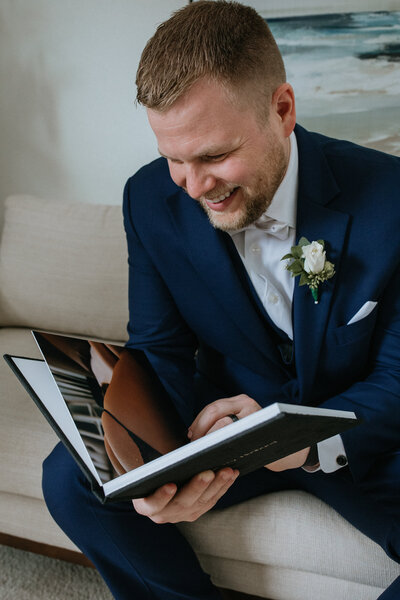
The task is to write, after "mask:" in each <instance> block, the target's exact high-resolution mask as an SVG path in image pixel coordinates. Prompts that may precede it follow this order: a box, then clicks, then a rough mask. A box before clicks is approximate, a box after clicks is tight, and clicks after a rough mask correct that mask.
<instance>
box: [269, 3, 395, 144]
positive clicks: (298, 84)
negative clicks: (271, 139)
mask: <svg viewBox="0 0 400 600" xmlns="http://www.w3.org/2000/svg"><path fill="white" fill-rule="evenodd" d="M268 24H269V25H270V28H271V30H272V32H273V34H274V36H275V38H276V40H277V43H278V45H279V47H280V49H281V52H282V54H283V57H284V61H285V66H286V71H287V78H288V81H289V82H290V83H291V84H292V85H293V87H294V90H295V94H296V102H297V117H298V122H299V123H300V124H302V125H304V126H305V127H307V128H308V129H310V130H313V131H319V132H321V133H325V134H326V135H330V136H333V137H336V138H344V139H350V140H352V141H354V142H356V143H359V144H362V145H366V146H370V147H372V148H376V149H378V150H382V151H384V152H389V153H390V154H396V155H400V11H379V12H363V13H342V14H330V15H329V14H328V15H325V14H324V15H313V16H300V17H290V18H282V19H268Z"/></svg>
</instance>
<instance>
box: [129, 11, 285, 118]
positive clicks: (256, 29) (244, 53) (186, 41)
mask: <svg viewBox="0 0 400 600" xmlns="http://www.w3.org/2000/svg"><path fill="white" fill-rule="evenodd" d="M201 78H209V79H212V80H215V81H217V82H219V83H221V84H223V85H224V86H225V87H226V88H227V89H228V90H230V91H233V92H234V93H235V92H237V91H240V90H241V89H243V88H245V89H246V88H247V87H248V86H249V84H251V85H253V86H254V85H255V89H256V90H258V91H259V92H260V94H261V98H260V94H256V96H257V98H255V100H256V102H257V104H258V105H260V102H261V103H262V106H263V109H264V111H268V108H269V104H270V102H269V100H270V98H271V96H272V94H273V92H274V91H275V89H276V88H277V87H278V86H279V85H281V84H282V83H284V82H285V81H286V73H285V67H284V65H283V61H282V57H281V54H280V52H279V49H278V46H277V45H276V42H275V40H274V38H273V36H272V33H271V31H270V29H269V27H268V25H267V23H266V22H265V21H264V19H263V18H262V17H261V16H260V15H259V14H258V13H257V12H256V11H255V10H254V9H253V8H250V7H249V6H244V5H243V4H239V3H238V2H227V1H225V0H218V1H210V0H200V1H198V2H194V3H192V4H189V5H187V6H185V7H184V8H182V9H180V10H178V11H176V12H175V13H173V15H172V16H171V17H170V18H169V19H168V20H167V21H165V22H164V23H162V24H161V25H160V26H159V27H158V29H157V30H156V33H155V34H154V35H153V37H152V38H151V39H150V40H149V41H148V43H147V45H146V47H145V48H144V50H143V53H142V56H141V59H140V63H139V67H138V70H137V74H136V85H137V101H138V102H139V103H140V104H143V105H144V106H146V107H147V108H151V109H154V110H158V111H163V110H166V109H168V108H169V107H170V106H171V105H172V104H173V103H174V102H175V101H176V100H177V99H178V98H180V97H181V96H183V94H184V93H185V92H187V91H188V90H189V88H190V87H191V86H192V85H193V84H194V83H195V82H196V81H198V80H200V79H201ZM253 96H254V94H253ZM253 99H254V98H253Z"/></svg>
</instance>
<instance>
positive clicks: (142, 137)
mask: <svg viewBox="0 0 400 600" xmlns="http://www.w3.org/2000/svg"><path fill="white" fill-rule="evenodd" d="M184 4H186V0H113V1H111V0H68V1H64V0H0V87H1V95H0V131H1V136H0V150H1V161H0V222H1V203H2V201H3V200H4V198H5V197H6V196H7V195H8V194H11V193H31V194H36V195H39V196H43V197H46V198H52V199H54V200H56V201H63V200H77V201H83V202H100V203H112V204H119V203H120V202H121V193H122V188H123V185H124V182H125V180H126V179H127V177H129V175H130V174H132V173H133V172H134V171H135V170H136V169H137V168H138V167H139V166H140V165H142V164H144V163H146V162H148V161H149V160H151V159H152V158H154V157H155V156H156V155H157V151H156V144H155V140H154V138H153V134H152V132H151V130H150V129H149V126H148V125H147V122H146V118H145V114H144V111H143V109H140V108H135V106H134V102H133V99H134V95H135V86H134V78H135V71H136V66H137V63H138V60H139V56H140V52H141V50H142V48H143V46H144V44H145V42H146V41H147V39H148V38H149V37H150V35H151V34H152V33H153V32H154V29H155V26H156V24H158V23H159V22H161V21H163V20H164V19H165V18H167V17H168V16H169V15H170V13H171V12H172V11H173V10H175V9H176V8H179V7H180V6H183V5H184ZM249 4H253V5H254V6H255V7H256V8H257V9H259V10H260V12H261V13H262V14H263V15H265V16H267V17H268V16H281V15H287V14H296V11H297V12H298V11H299V10H300V12H305V11H306V10H307V11H309V12H320V11H324V10H326V11H330V12H332V10H333V8H334V9H335V10H340V9H342V8H343V7H345V8H347V9H351V10H361V9H364V10H368V9H374V8H375V9H376V8H378V9H385V8H400V0H336V2H335V3H334V5H333V8H332V3H328V2H326V0H303V1H302V2H300V1H299V0H253V1H251V0H249Z"/></svg>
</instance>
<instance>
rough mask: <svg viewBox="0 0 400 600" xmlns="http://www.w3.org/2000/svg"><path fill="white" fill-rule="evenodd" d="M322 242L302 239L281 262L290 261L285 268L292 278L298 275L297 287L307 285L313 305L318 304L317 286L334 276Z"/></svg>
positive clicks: (333, 268) (332, 267)
mask: <svg viewBox="0 0 400 600" xmlns="http://www.w3.org/2000/svg"><path fill="white" fill-rule="evenodd" d="M324 247H325V242H324V240H318V241H317V242H311V243H310V242H309V241H308V239H307V238H305V237H302V238H300V241H299V243H298V245H297V246H292V248H291V252H290V254H285V256H282V258H281V260H290V262H288V263H287V265H286V268H287V270H288V271H290V272H291V274H292V277H297V276H298V275H300V281H299V285H308V287H309V288H310V290H311V294H312V297H313V298H314V302H315V304H318V286H319V284H320V283H323V282H324V281H327V280H328V279H331V277H333V276H334V274H335V265H334V264H333V263H331V262H329V260H326V252H325V250H324Z"/></svg>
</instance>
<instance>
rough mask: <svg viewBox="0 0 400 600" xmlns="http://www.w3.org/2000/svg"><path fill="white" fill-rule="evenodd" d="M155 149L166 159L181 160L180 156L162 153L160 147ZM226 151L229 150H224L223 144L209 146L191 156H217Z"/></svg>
mask: <svg viewBox="0 0 400 600" xmlns="http://www.w3.org/2000/svg"><path fill="white" fill-rule="evenodd" d="M157 150H158V153H159V154H160V156H162V157H163V158H166V159H167V160H181V159H180V158H173V157H172V156H167V155H166V154H163V153H162V152H161V150H160V148H157ZM227 152H229V150H225V149H224V146H214V147H212V146H211V147H210V148H206V149H205V150H204V151H203V152H201V153H200V154H198V155H196V156H194V157H193V158H201V157H202V156H218V155H220V154H226V153H227Z"/></svg>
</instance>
